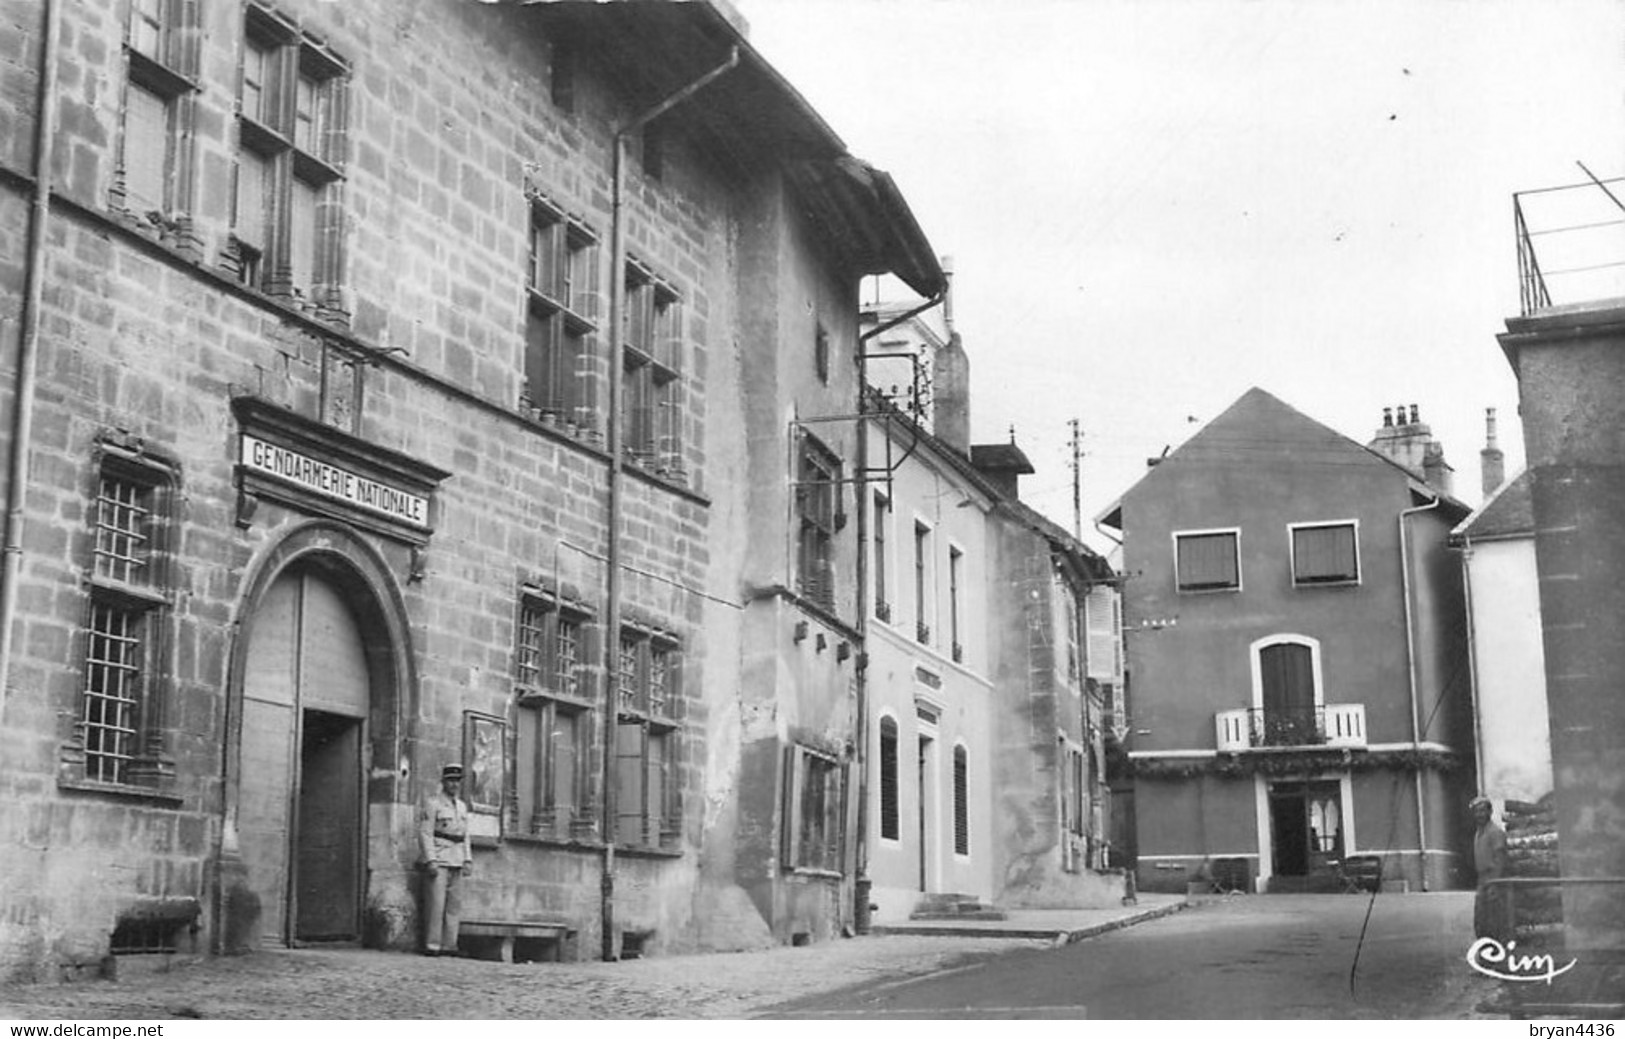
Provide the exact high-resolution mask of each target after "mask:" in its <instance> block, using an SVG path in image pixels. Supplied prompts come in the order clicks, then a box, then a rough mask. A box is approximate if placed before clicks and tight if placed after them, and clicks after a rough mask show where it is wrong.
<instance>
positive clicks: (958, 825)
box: [954, 747, 970, 855]
mask: <svg viewBox="0 0 1625 1039" xmlns="http://www.w3.org/2000/svg"><path fill="white" fill-rule="evenodd" d="M954 854H955V855H969V854H970V763H969V761H968V759H967V756H966V754H965V748H964V747H955V748H954Z"/></svg>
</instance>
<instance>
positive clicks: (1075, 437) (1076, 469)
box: [1067, 419, 1083, 541]
mask: <svg viewBox="0 0 1625 1039" xmlns="http://www.w3.org/2000/svg"><path fill="white" fill-rule="evenodd" d="M1067 425H1068V426H1070V427H1072V536H1073V537H1075V538H1077V539H1078V540H1079V541H1082V540H1083V430H1082V429H1080V428H1079V427H1078V420H1077V419H1071V420H1069V421H1068V422H1067Z"/></svg>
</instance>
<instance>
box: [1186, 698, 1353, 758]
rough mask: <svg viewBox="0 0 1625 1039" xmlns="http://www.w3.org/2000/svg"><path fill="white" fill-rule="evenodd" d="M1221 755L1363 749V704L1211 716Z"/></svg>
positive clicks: (1251, 709)
mask: <svg viewBox="0 0 1625 1039" xmlns="http://www.w3.org/2000/svg"><path fill="white" fill-rule="evenodd" d="M1213 727H1214V736H1215V740H1216V742H1217V745H1218V748H1219V750H1221V751H1227V752H1235V751H1238V750H1257V749H1260V748H1270V747H1363V746H1365V704H1357V703H1356V704H1327V705H1326V706H1324V707H1303V708H1296V709H1292V710H1275V709H1266V708H1263V707H1243V708H1237V709H1235V710H1230V711H1220V712H1218V713H1217V714H1215V715H1214V716H1213Z"/></svg>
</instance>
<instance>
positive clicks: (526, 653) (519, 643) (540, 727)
mask: <svg viewBox="0 0 1625 1039" xmlns="http://www.w3.org/2000/svg"><path fill="white" fill-rule="evenodd" d="M592 621H593V613H592V610H591V608H590V607H588V606H586V605H584V604H582V603H577V602H572V601H569V600H567V599H563V598H561V597H560V596H558V595H556V594H554V593H552V592H550V591H546V590H543V589H539V588H534V587H527V588H524V589H522V590H521V592H520V595H519V603H518V610H517V614H516V616H515V628H514V703H515V707H516V710H517V711H518V712H519V715H520V716H519V717H518V718H516V725H515V730H516V731H515V736H514V739H515V748H516V753H517V754H518V755H521V756H524V758H525V760H526V761H527V762H528V763H529V765H530V768H529V771H530V776H531V783H530V789H529V790H523V791H515V794H516V797H515V811H516V812H517V813H518V816H519V818H518V820H517V822H518V827H517V831H518V832H519V833H520V834H525V835H529V836H535V837H547V838H553V839H558V840H582V839H587V838H590V837H592V836H593V835H594V834H595V833H596V831H597V827H598V820H597V812H596V811H595V810H594V807H593V802H592V795H591V791H592V775H593V770H592V723H593V718H594V715H595V709H594V706H595V705H594V702H593V697H592V676H593V666H592V661H593V660H594V659H596V656H595V653H596V650H595V643H596V639H595V638H594V628H593V624H592ZM572 629H573V632H574V636H575V641H574V646H575V652H574V657H573V659H574V664H573V666H571V668H570V674H569V676H568V678H567V677H566V676H565V675H564V674H563V673H562V670H563V667H564V656H565V653H564V647H565V646H566V645H567V644H568V643H567V641H566V638H565V635H566V632H568V631H570V630H572ZM526 714H528V715H530V717H528V718H527V717H525V715H526ZM566 717H568V718H569V719H571V722H572V725H571V728H572V729H573V738H572V746H571V750H572V752H573V753H572V754H571V758H570V760H571V761H572V763H573V764H572V770H573V782H572V784H571V785H572V787H573V789H574V796H573V797H571V798H569V799H568V803H560V802H559V801H558V780H559V775H558V764H559V757H558V754H559V750H558V747H557V745H556V744H555V742H554V741H553V739H552V737H553V735H556V733H555V731H554V730H555V727H556V726H557V725H558V723H559V721H560V719H562V718H566ZM542 733H548V734H549V738H548V739H545V740H544V739H541V738H540V735H541V734H542ZM516 782H517V771H516Z"/></svg>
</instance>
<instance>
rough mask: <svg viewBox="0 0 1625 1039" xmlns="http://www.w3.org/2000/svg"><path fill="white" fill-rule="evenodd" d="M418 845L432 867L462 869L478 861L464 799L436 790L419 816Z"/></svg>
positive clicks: (428, 798) (425, 859) (427, 799)
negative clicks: (469, 840) (471, 844)
mask: <svg viewBox="0 0 1625 1039" xmlns="http://www.w3.org/2000/svg"><path fill="white" fill-rule="evenodd" d="M418 848H419V850H420V851H421V852H422V853H423V861H424V862H426V863H428V864H430V865H432V866H444V867H446V868H448V869H462V868H463V866H464V865H465V864H466V863H469V862H472V861H473V860H474V856H473V853H472V852H471V851H470V850H469V845H468V808H467V806H466V805H464V804H463V802H462V800H461V799H460V798H455V797H447V796H446V793H445V791H443V790H436V791H435V792H434V793H432V794H430V795H429V796H428V797H427V798H425V799H424V801H423V809H422V811H421V812H420V813H419V815H418Z"/></svg>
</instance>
